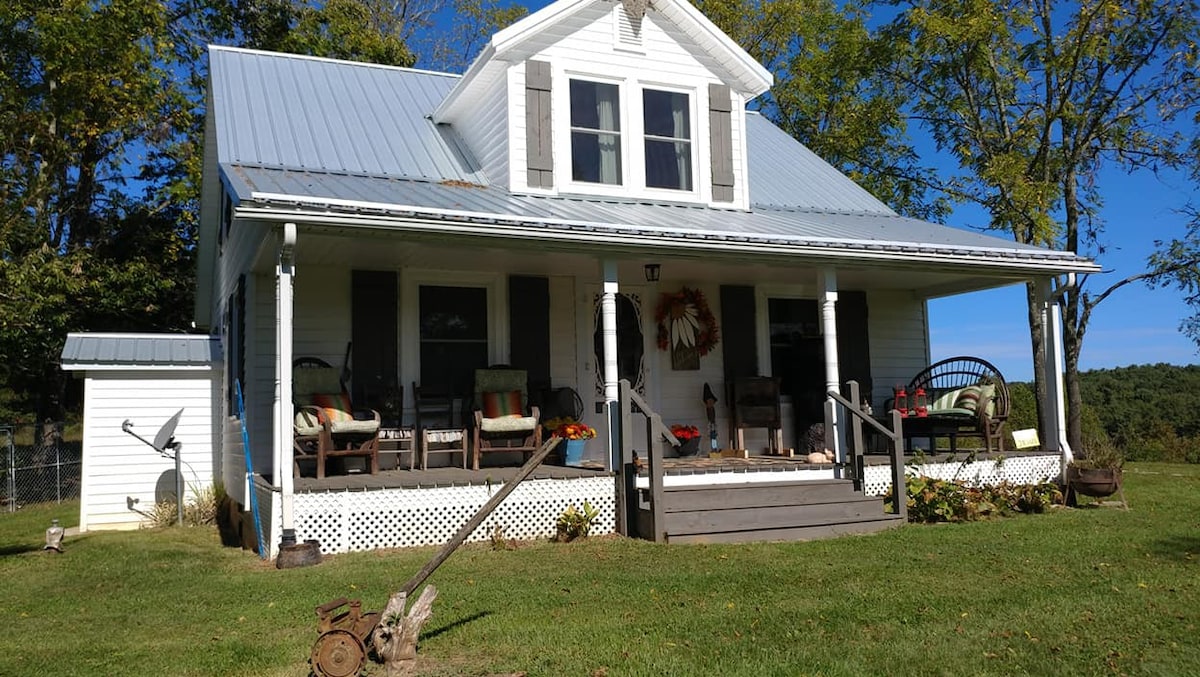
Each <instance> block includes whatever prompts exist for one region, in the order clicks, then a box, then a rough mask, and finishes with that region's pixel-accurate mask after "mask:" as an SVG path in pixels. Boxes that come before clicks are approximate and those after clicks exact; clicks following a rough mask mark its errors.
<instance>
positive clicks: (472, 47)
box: [425, 0, 528, 73]
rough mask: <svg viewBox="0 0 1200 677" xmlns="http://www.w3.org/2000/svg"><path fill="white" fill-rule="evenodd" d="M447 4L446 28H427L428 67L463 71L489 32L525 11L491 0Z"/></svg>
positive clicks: (501, 26) (460, 0) (465, 0)
mask: <svg viewBox="0 0 1200 677" xmlns="http://www.w3.org/2000/svg"><path fill="white" fill-rule="evenodd" d="M449 4H450V5H451V11H452V12H453V16H454V18H453V19H452V20H451V21H450V28H449V30H448V31H446V32H439V33H433V32H431V33H430V34H429V35H428V36H427V38H426V40H425V43H426V47H427V49H426V51H427V52H428V53H429V54H430V55H431V56H430V59H429V66H428V67H429V68H432V69H434V70H440V71H448V72H451V73H462V72H465V71H466V69H467V67H468V66H470V65H471V60H472V59H474V58H475V57H476V56H478V54H479V51H480V50H481V49H482V48H483V45H484V42H485V41H486V40H487V39H488V38H489V37H490V36H491V35H492V34H493V33H495V32H496V31H499V30H500V29H502V28H505V27H507V26H509V25H511V24H513V23H515V22H516V21H517V20H519V19H521V18H523V17H524V16H525V15H526V14H527V13H528V10H526V9H525V7H523V6H521V5H518V4H516V3H509V4H507V5H502V4H500V3H499V2H496V1H495V0H452V2H450V3H449Z"/></svg>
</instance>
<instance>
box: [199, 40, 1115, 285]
mask: <svg viewBox="0 0 1200 677" xmlns="http://www.w3.org/2000/svg"><path fill="white" fill-rule="evenodd" d="M210 59H212V83H213V84H212V89H213V99H214V100H213V108H212V114H213V115H215V116H216V122H217V133H218V134H217V135H218V146H219V153H218V156H219V158H220V162H221V173H222V175H223V177H224V178H225V181H226V182H227V184H228V186H229V187H230V189H231V190H232V192H233V197H234V198H235V203H236V204H237V209H238V213H239V214H241V215H242V216H249V215H251V213H252V212H253V215H254V216H256V217H259V218H273V217H279V216H281V215H283V214H287V213H302V212H303V213H307V214H308V215H310V216H311V215H312V214H314V213H328V214H336V215H338V216H339V217H341V216H345V215H352V216H358V217H364V218H373V219H374V218H379V219H383V220H384V221H386V219H408V220H412V219H418V220H425V221H427V222H428V227H429V229H430V230H436V229H438V228H440V226H439V225H438V223H439V222H440V223H445V222H455V223H460V224H461V223H466V224H470V225H472V226H474V227H475V228H476V229H477V231H476V232H478V234H481V235H491V234H495V232H497V231H496V229H498V228H499V227H501V226H506V225H515V226H519V227H521V228H522V229H523V230H522V231H521V234H520V237H533V238H537V237H543V235H542V232H544V233H545V234H544V237H547V238H551V237H553V238H559V237H561V236H562V233H563V229H575V230H577V231H587V232H590V233H601V234H604V233H609V234H616V235H621V236H633V237H640V238H642V239H643V241H641V242H627V243H626V244H635V245H644V246H648V247H671V246H677V245H680V246H682V245H686V246H693V245H695V244H696V243H707V244H704V245H703V246H709V245H714V243H720V242H741V243H747V244H749V245H753V244H755V243H760V244H762V245H764V246H778V247H782V250H781V251H784V252H794V251H795V249H794V248H795V247H808V248H810V249H811V248H814V247H815V248H823V249H827V250H833V249H837V250H839V251H840V252H841V255H843V256H845V255H847V254H848V253H853V252H859V253H868V256H867V258H890V259H893V260H902V259H903V258H904V256H906V254H907V253H912V252H918V253H921V254H922V255H927V256H928V257H929V258H930V259H931V260H936V259H939V258H941V257H943V256H944V257H947V259H950V258H956V259H957V260H958V261H959V262H962V261H964V260H965V261H977V262H981V263H985V264H986V265H995V264H996V262H997V260H1001V261H1004V262H1006V264H1007V265H1012V266H1013V267H1015V268H1022V267H1029V268H1032V269H1037V270H1041V271H1046V270H1049V269H1051V268H1054V271H1053V272H1059V271H1061V272H1068V271H1075V272H1087V271H1094V270H1098V268H1097V266H1095V264H1093V263H1092V262H1091V261H1088V260H1087V259H1084V258H1081V257H1078V256H1075V255H1074V254H1071V253H1069V252H1061V251H1054V250H1049V249H1043V248H1038V247H1030V246H1026V245H1022V244H1019V243H1015V242H1013V241H1012V240H1009V239H1005V238H1000V237H995V236H991V235H985V234H982V233H978V232H973V231H969V230H964V229H959V228H951V227H948V226H942V225H939V224H933V223H927V222H923V221H918V220H915V219H908V218H904V217H901V216H899V215H897V214H896V213H895V212H894V211H892V210H891V209H889V208H888V207H887V206H886V205H885V204H883V203H882V202H880V201H879V200H877V199H875V198H874V197H872V196H871V195H870V194H869V193H868V192H867V191H866V190H864V189H863V188H861V187H860V186H858V185H857V184H855V183H854V182H853V181H851V180H850V179H849V178H848V177H846V176H845V175H843V174H842V173H841V172H839V171H838V170H837V169H835V168H834V167H832V166H831V165H829V164H828V163H826V162H824V161H823V160H821V159H820V158H819V157H817V156H816V155H815V154H814V153H813V152H812V151H810V150H809V149H808V148H806V147H805V146H804V145H803V144H801V143H799V142H798V141H796V140H795V139H793V138H792V137H790V136H788V135H787V134H786V133H785V132H783V131H782V130H780V129H779V128H778V127H776V126H775V125H773V124H772V123H771V122H770V121H769V120H767V119H766V118H765V117H763V116H761V115H759V114H757V113H748V114H747V116H746V120H747V128H746V133H747V149H748V154H749V157H748V162H749V181H750V191H751V204H752V209H751V211H738V210H731V209H720V208H713V207H708V206H706V205H694V204H675V203H664V202H655V201H647V200H639V199H619V198H601V197H592V196H578V195H558V196H537V195H518V194H514V193H511V192H509V191H508V190H507V189H506V188H504V187H502V186H498V185H494V184H491V183H490V182H489V181H488V180H487V177H486V176H485V175H484V173H483V172H482V170H480V169H479V168H478V167H479V164H478V162H477V161H476V160H475V159H474V158H472V156H471V154H470V152H469V151H468V150H467V149H466V147H465V146H464V145H463V144H462V143H461V141H460V140H459V139H458V137H457V135H456V134H455V133H454V132H453V130H452V129H451V128H450V127H449V126H447V125H434V124H433V123H432V122H431V121H430V120H429V119H428V118H427V117H426V116H427V115H428V114H429V113H430V112H431V111H433V110H434V108H435V107H436V106H437V104H438V102H439V101H440V100H441V99H442V97H444V96H445V95H446V94H447V93H448V92H449V91H450V89H451V88H452V87H453V86H454V83H455V82H456V79H457V78H456V76H449V75H445V74H437V73H429V72H425V71H416V70H411V69H403V68H394V67H384V66H376V65H372V64H359V63H349V62H343V61H333V60H329V59H318V58H313V57H302V56H294V55H286V54H276V53H271V52H256V51H249V50H241V49H231V48H218V47H213V48H211V49H210ZM263 209H265V210H269V211H265V212H262V211H259V210H263ZM381 223H382V221H381ZM341 224H342V225H354V224H353V223H350V222H348V221H346V220H345V219H341ZM384 225H385V226H387V227H391V226H395V227H401V224H399V223H385V224H384ZM375 226H376V227H378V226H379V223H376V224H375ZM403 227H406V228H412V227H413V225H412V224H411V223H406V224H403ZM489 228H491V229H493V232H489V230H488V229H489ZM539 229H540V230H539ZM455 232H459V233H464V234H472V233H470V232H469V231H467V230H462V229H458V230H456V231H455ZM584 239H586V238H584ZM714 246H720V245H714ZM789 248H790V249H789ZM813 251H816V250H813ZM814 256H821V253H820V252H817V253H816V254H814ZM1055 267H1056V268H1055Z"/></svg>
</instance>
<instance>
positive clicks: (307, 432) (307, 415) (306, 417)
mask: <svg viewBox="0 0 1200 677" xmlns="http://www.w3.org/2000/svg"><path fill="white" fill-rule="evenodd" d="M292 424H293V425H294V426H295V428H296V429H295V434H296V435H297V436H298V437H315V436H316V435H320V434H321V427H322V426H321V421H320V418H319V417H318V416H316V412H314V411H313V410H312V408H306V409H301V410H300V411H298V412H296V418H295V420H294V421H293V422H292Z"/></svg>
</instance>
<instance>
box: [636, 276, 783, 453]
mask: <svg viewBox="0 0 1200 677" xmlns="http://www.w3.org/2000/svg"><path fill="white" fill-rule="evenodd" d="M682 287H690V288H692V289H698V290H700V291H701V292H703V293H704V298H705V300H706V301H708V307H709V309H710V310H712V311H713V314H714V316H716V317H717V324H718V326H719V325H720V316H719V313H720V305H721V302H720V299H721V288H720V285H719V284H715V283H703V282H699V281H697V280H664V281H663V282H662V283H661V284H660V289H663V290H667V291H675V290H679V289H681V288H682ZM658 301H659V297H658V295H657V294H648V295H647V296H646V298H645V299H644V301H643V303H644V306H643V308H642V331H643V332H644V333H645V335H646V345H647V353H646V358H647V359H648V360H651V361H652V367H653V372H654V373H657V374H658V379H657V381H656V382H657V386H658V393H657V394H655V393H653V392H651V393H650V401H651V404H652V405H653V406H657V408H658V409H657V410H658V412H659V413H660V414H662V418H663V422H664V423H666V424H667V425H671V424H674V423H679V424H684V425H694V426H697V427H698V428H700V430H701V431H702V432H704V433H705V434H707V429H708V420H707V419H706V418H705V414H704V402H703V396H704V384H705V383H708V384H709V385H710V386H711V387H712V390H713V392H714V393H716V394H717V399H718V402H717V429H718V430H720V431H722V432H724V431H727V430H728V427H727V426H728V420H727V416H726V414H727V408H726V407H727V403H726V402H725V397H724V394H723V393H724V392H725V376H724V374H725V363H724V360H723V358H722V354H721V350H720V348H719V347H718V348H717V349H716V350H713V351H712V352H710V353H709V354H708V355H705V356H703V357H701V358H700V369H699V371H675V370H674V369H672V368H671V352H670V351H669V350H659V349H658V346H657V344H656V340H657V339H656V337H657V335H658V324H657V323H656V322H655V320H654V313H655V309H656V308H657V305H658ZM651 390H652V391H653V390H654V388H651ZM764 439H765V438H764ZM718 443H719V444H720V445H721V446H724V445H725V438H724V436H722V437H721V438H720V439H719V440H718Z"/></svg>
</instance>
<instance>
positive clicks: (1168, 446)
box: [1009, 364, 1200, 463]
mask: <svg viewBox="0 0 1200 677" xmlns="http://www.w3.org/2000/svg"><path fill="white" fill-rule="evenodd" d="M1011 391H1012V398H1013V403H1012V406H1013V412H1012V416H1011V417H1010V419H1009V423H1010V426H1011V428H1012V429H1014V430H1016V429H1019V428H1026V427H1034V425H1035V423H1034V419H1035V417H1036V410H1035V409H1034V399H1033V394H1032V390H1031V389H1030V384H1028V383H1015V384H1012V387H1011ZM1080 391H1081V394H1082V396H1083V403H1084V410H1083V431H1084V435H1083V437H1084V444H1085V446H1086V445H1088V444H1104V443H1106V442H1111V443H1112V444H1113V445H1115V446H1116V448H1117V449H1119V450H1121V451H1122V452H1123V453H1124V454H1125V458H1126V459H1127V460H1130V461H1167V462H1172V463H1200V365H1189V366H1185V367H1181V366H1176V365H1172V364H1145V365H1137V366H1132V367H1118V368H1115V369H1094V370H1091V371H1085V372H1082V373H1081V374H1080Z"/></svg>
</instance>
